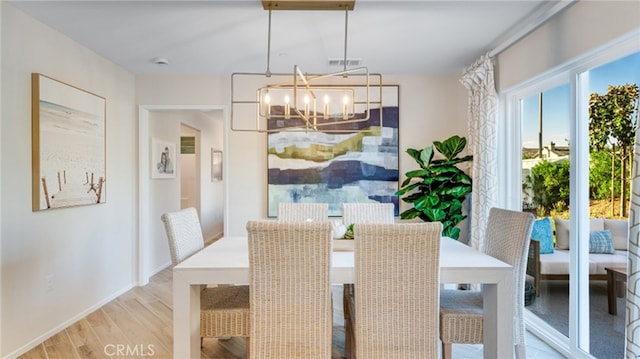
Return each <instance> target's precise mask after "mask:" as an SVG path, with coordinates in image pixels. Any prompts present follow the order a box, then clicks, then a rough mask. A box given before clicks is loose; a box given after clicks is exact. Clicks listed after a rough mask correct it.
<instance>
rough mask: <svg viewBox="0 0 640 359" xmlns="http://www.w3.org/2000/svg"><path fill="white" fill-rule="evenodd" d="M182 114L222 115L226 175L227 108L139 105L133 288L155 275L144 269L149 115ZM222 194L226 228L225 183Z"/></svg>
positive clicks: (150, 221) (148, 215) (147, 204)
mask: <svg viewBox="0 0 640 359" xmlns="http://www.w3.org/2000/svg"><path fill="white" fill-rule="evenodd" d="M181 110H185V111H187V110H196V111H197V110H201V111H222V120H223V135H222V136H223V146H222V147H223V151H224V152H223V154H224V157H225V158H224V159H223V161H222V166H223V169H222V171H223V173H227V171H226V167H227V162H228V161H227V157H228V151H227V146H228V144H227V143H228V128H229V116H228V108H227V106H224V105H139V106H138V186H137V189H138V208H137V212H138V213H137V217H138V220H137V233H138V236H137V237H138V238H137V241H136V242H135V243H134V248H133V249H132V250H133V254H134V255H133V258H135V260H136V263H135V264H134V281H135V282H136V285H138V286H143V285H146V284H147V283H149V278H151V276H153V275H154V274H155V273H152V270H150V269H148V268H146V264H147V263H148V262H149V256H150V253H149V250H148V249H149V244H150V243H151V238H149V236H150V235H149V232H150V231H149V226H150V225H151V224H152V223H153V221H152V219H151V218H150V210H149V203H150V201H149V198H150V197H149V196H150V194H149V182H150V180H151V179H150V177H149V173H148V169H149V168H150V165H151V164H150V150H149V138H150V131H149V124H150V121H151V119H150V112H152V111H181ZM223 191H224V196H223V197H224V204H223V211H224V218H223V226H224V228H228V215H227V212H228V211H227V209H228V203H229V201H228V193H229V191H228V181H226V180H225V181H223Z"/></svg>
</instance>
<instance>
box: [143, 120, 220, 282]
mask: <svg viewBox="0 0 640 359" xmlns="http://www.w3.org/2000/svg"><path fill="white" fill-rule="evenodd" d="M222 116H223V114H222V111H220V110H218V111H207V112H206V113H205V112H202V111H197V110H177V111H176V110H153V111H150V113H149V134H150V137H154V138H157V139H160V140H163V141H168V142H172V143H175V144H176V145H177V148H179V143H180V134H181V129H180V127H181V124H185V125H187V126H189V127H191V128H193V129H196V130H199V131H200V143H199V146H200V150H201V154H200V156H198V158H197V161H198V166H199V167H200V178H199V182H198V183H199V184H200V196H201V200H200V205H199V206H197V207H196V208H198V210H199V213H200V224H201V226H202V232H203V236H204V238H205V240H211V239H213V238H217V237H220V236H221V235H222V232H223V230H224V229H223V215H224V202H223V182H212V181H211V149H212V148H214V149H220V148H222V146H223V144H222V134H223V129H222V125H223V120H222ZM147 140H149V139H147ZM176 168H177V169H180V168H181V166H180V164H179V163H177V164H176ZM144 172H145V173H149V172H147V171H144ZM180 176H181V173H177V176H176V178H172V179H151V178H150V176H149V175H146V176H145V177H146V178H145V180H143V181H142V182H143V186H147V187H148V190H149V192H148V194H149V196H148V199H147V200H146V203H145V206H147V208H148V213H149V216H148V218H149V223H147V224H146V225H148V232H147V233H149V235H148V236H149V238H146V239H145V240H143V243H145V244H144V251H146V256H145V257H146V258H145V260H144V264H143V268H142V270H143V272H144V273H145V274H146V275H152V274H154V273H156V272H158V271H159V270H161V269H163V268H165V267H166V266H167V265H168V264H170V262H171V258H170V256H169V247H168V244H167V237H166V234H165V231H164V227H163V225H162V222H161V221H160V216H161V215H162V213H165V212H171V211H176V210H179V209H180V192H181V188H180V187H181V183H180ZM141 225H145V224H144V223H142V224H141Z"/></svg>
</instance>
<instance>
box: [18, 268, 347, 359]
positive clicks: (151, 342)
mask: <svg viewBox="0 0 640 359" xmlns="http://www.w3.org/2000/svg"><path fill="white" fill-rule="evenodd" d="M172 274H173V273H172V271H171V268H167V269H165V270H163V271H161V272H159V273H158V274H156V275H155V276H153V277H152V278H151V279H150V281H149V284H147V285H146V286H144V287H136V288H133V289H131V290H130V291H128V292H127V293H125V294H123V295H122V296H120V297H118V298H116V299H114V300H113V301H111V302H109V303H107V304H106V305H104V306H103V307H102V308H100V309H98V310H96V311H95V312H93V313H91V314H89V315H87V316H86V317H85V318H83V319H81V320H79V321H78V322H76V323H74V324H73V325H71V326H69V327H68V328H66V329H65V330H63V331H61V332H59V333H57V334H56V335H54V336H53V337H51V338H49V339H47V340H46V341H44V342H43V343H41V344H39V345H38V346H36V347H35V348H33V349H32V350H30V351H29V352H27V353H25V354H24V355H22V356H21V357H20V358H24V359H32V358H34V359H35V358H39V359H54V358H56V359H57V358H61V359H70V358H83V359H84V358H117V357H152V358H171V357H172V354H171V353H172V352H173V335H172V333H173V317H172V316H173V312H172V303H173V298H172ZM334 289H335V290H334V323H340V324H339V326H334V330H333V336H334V338H333V339H334V340H333V342H334V344H333V355H332V358H343V353H344V328H343V324H342V321H343V319H342V288H341V287H338V286H336V287H334ZM338 291H339V293H338ZM338 295H339V297H338ZM337 299H339V300H337ZM118 345H120V346H118ZM118 348H121V350H122V351H121V354H123V355H117V350H118ZM127 348H129V350H130V352H129V355H127V353H126V350H127ZM135 350H137V353H133V352H132V351H135ZM114 353H115V354H116V355H114ZM132 354H133V355H132ZM136 354H137V355H136ZM201 357H202V358H212V359H213V358H215V359H241V358H245V343H244V339H243V338H231V339H228V340H217V339H205V340H204V346H203V348H202V353H201Z"/></svg>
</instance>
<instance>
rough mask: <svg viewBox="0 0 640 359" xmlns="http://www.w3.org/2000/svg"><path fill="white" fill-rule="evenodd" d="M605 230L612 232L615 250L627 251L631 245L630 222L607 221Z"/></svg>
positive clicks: (605, 221)
mask: <svg viewBox="0 0 640 359" xmlns="http://www.w3.org/2000/svg"><path fill="white" fill-rule="evenodd" d="M604 229H608V230H610V231H611V241H612V242H613V248H615V249H617V250H620V251H626V250H627V249H628V244H629V222H628V221H626V220H619V219H605V220H604Z"/></svg>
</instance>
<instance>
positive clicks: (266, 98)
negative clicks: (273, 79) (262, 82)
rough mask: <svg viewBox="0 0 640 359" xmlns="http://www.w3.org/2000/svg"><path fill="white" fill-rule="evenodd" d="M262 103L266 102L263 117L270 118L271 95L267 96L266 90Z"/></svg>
mask: <svg viewBox="0 0 640 359" xmlns="http://www.w3.org/2000/svg"><path fill="white" fill-rule="evenodd" d="M264 103H265V104H266V109H265V117H266V118H267V119H270V118H271V96H269V92H268V91H267V93H266V94H265V95H264Z"/></svg>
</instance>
